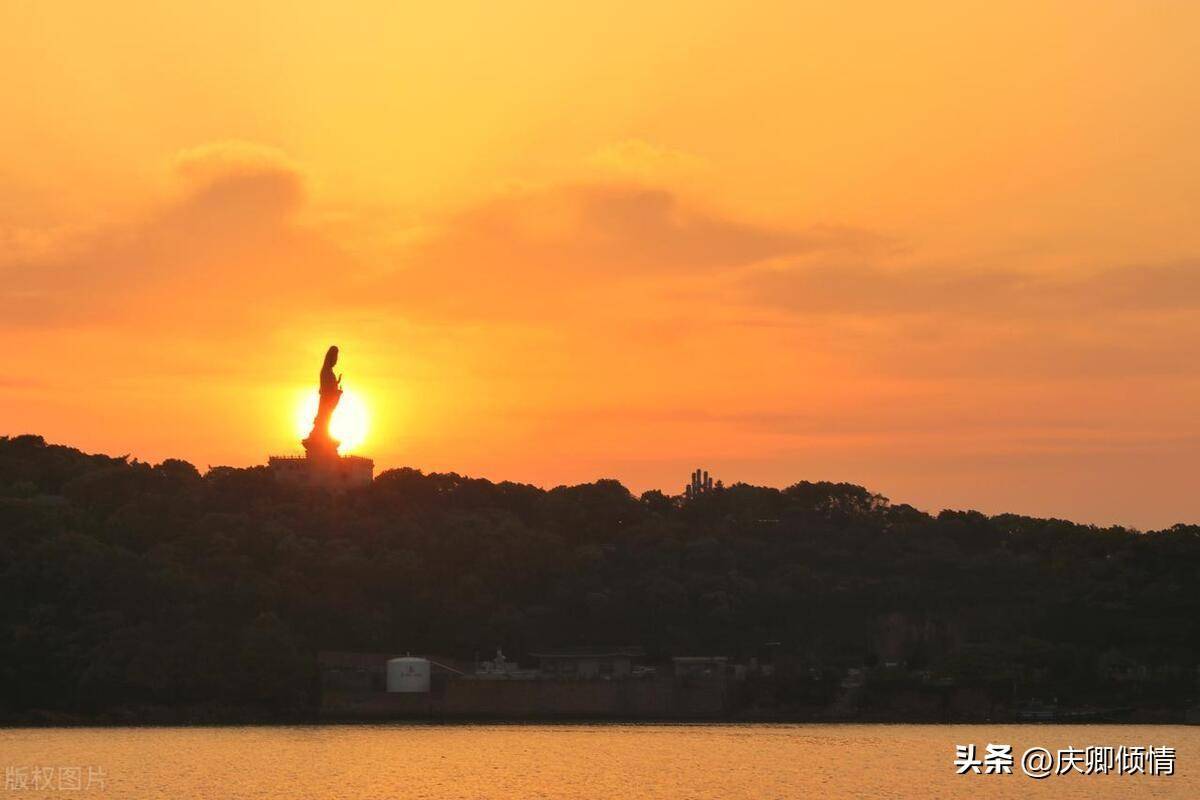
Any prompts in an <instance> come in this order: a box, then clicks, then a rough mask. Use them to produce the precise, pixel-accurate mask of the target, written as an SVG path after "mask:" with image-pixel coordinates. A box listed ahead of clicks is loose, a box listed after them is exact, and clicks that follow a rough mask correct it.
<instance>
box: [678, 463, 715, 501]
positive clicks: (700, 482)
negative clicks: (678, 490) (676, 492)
mask: <svg viewBox="0 0 1200 800" xmlns="http://www.w3.org/2000/svg"><path fill="white" fill-rule="evenodd" d="M713 488H714V487H713V479H712V478H711V477H710V476H709V474H708V470H706V469H705V470H701V469H697V470H696V471H695V472H693V473H692V475H691V480H690V482H689V483H688V484H687V485H686V486H684V487H683V496H684V497H686V498H687V499H688V500H691V499H693V498H696V497H699V496H700V495H702V494H707V493H708V492H711V491H712V490H713ZM715 488H717V489H720V488H722V487H721V482H720V481H717V484H716V487H715Z"/></svg>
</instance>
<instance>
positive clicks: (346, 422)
mask: <svg viewBox="0 0 1200 800" xmlns="http://www.w3.org/2000/svg"><path fill="white" fill-rule="evenodd" d="M319 401H320V396H319V395H318V394H317V392H316V391H312V392H307V393H306V394H304V395H303V397H302V398H301V400H300V402H299V403H297V405H296V433H297V434H298V435H299V436H300V438H302V439H303V438H304V437H305V436H308V434H309V433H310V432H311V431H312V424H313V417H315V416H316V415H317V404H318V402H319ZM369 428H370V413H369V412H368V410H367V404H366V403H365V402H363V399H362V397H361V396H360V395H359V394H357V393H356V392H354V391H353V390H351V389H343V390H342V399H341V400H340V401H339V402H338V406H337V408H336V409H334V412H333V419H331V420H330V421H329V433H330V435H331V436H333V438H334V439H337V440H338V441H339V442H341V447H340V448H339V450H340V452H341V453H342V454H345V453H349V452H351V451H353V450H356V449H357V448H358V447H359V446H360V445H362V443H363V441H364V440H366V438H367V430H368V429H369Z"/></svg>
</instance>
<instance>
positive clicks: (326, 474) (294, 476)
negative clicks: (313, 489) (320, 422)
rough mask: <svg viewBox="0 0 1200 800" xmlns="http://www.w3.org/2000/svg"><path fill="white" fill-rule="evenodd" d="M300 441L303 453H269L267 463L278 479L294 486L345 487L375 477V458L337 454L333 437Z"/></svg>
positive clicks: (364, 483) (366, 484) (366, 482)
mask: <svg viewBox="0 0 1200 800" xmlns="http://www.w3.org/2000/svg"><path fill="white" fill-rule="evenodd" d="M313 438H314V437H309V438H308V439H305V440H304V441H303V445H304V450H305V453H306V454H305V455H303V456H271V457H270V458H268V459H267V466H268V467H269V468H270V470H271V474H272V475H274V476H275V479H276V480H278V481H280V482H281V483H288V484H291V485H294V486H319V487H323V488H326V489H349V488H351V487H354V486H370V485H371V481H372V480H373V479H374V477H375V462H374V461H372V460H371V459H369V458H364V457H363V456H341V455H338V451H337V446H338V442H337V441H336V440H334V439H327V440H321V439H317V440H316V441H313Z"/></svg>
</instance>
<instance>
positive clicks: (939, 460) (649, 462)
mask: <svg viewBox="0 0 1200 800" xmlns="http://www.w3.org/2000/svg"><path fill="white" fill-rule="evenodd" d="M372 5H373V6H374V7H372ZM352 8H353V9H355V10H354V12H353V13H352V12H351V11H350V9H352ZM1197 30H1200V4H1196V3H1192V2H1182V1H1181V2H1169V1H1167V0H1163V1H1162V2H1103V1H1101V2H1097V1H1096V0H1089V1H1088V2H1054V3H1047V2H1010V3H994V2H988V3H984V2H978V3H977V2H963V1H962V0H959V1H958V2H906V3H883V2H879V3H863V2H853V1H849V2H841V3H815V2H813V3H808V2H796V0H790V1H789V2H779V3H773V2H767V3H756V4H752V5H751V6H747V5H746V4H745V3H739V2H716V3H711V2H710V3H697V2H688V3H682V2H675V3H660V2H653V0H650V1H647V0H639V2H636V3H623V2H606V3H596V4H590V7H581V4H575V3H556V2H549V1H548V0H543V1H541V2H520V1H518V2H509V3H461V2H445V3H437V4H421V5H419V6H418V5H416V4H402V3H394V2H378V3H374V4H371V3H359V4H345V3H315V2H313V3H305V2H299V1H298V0H289V2H259V3H254V2H246V0H238V1H237V2H225V1H224V0H220V1H216V0H207V1H206V2H194V3H161V2H157V1H156V0H155V1H147V2H113V3H103V4H101V3H83V2H80V3H70V2H68V3H41V2H36V1H35V0H16V2H8V3H4V4H3V5H0V74H3V75H5V76H6V78H5V80H3V81H0V118H2V119H3V124H0V275H2V277H3V282H2V284H0V328H2V329H3V336H4V339H5V343H6V346H5V351H6V355H7V358H6V362H7V368H6V369H5V371H4V373H3V374H2V375H0V434H4V433H10V434H16V433H23V432H36V433H41V434H43V435H44V436H46V437H47V438H48V439H50V440H53V441H59V442H64V443H69V444H73V445H76V446H79V447H82V448H84V449H87V450H93V451H103V452H109V453H125V452H128V453H131V454H133V455H135V456H137V457H139V458H142V459H145V460H150V461H156V460H160V459H162V458H165V457H172V456H174V457H183V458H187V459H188V460H191V461H193V462H194V463H196V464H197V465H198V466H200V467H201V468H203V467H205V466H206V465H216V464H238V465H247V464H253V463H261V462H263V461H264V460H265V457H266V455H267V454H268V453H279V452H289V451H295V450H298V443H297V442H296V434H295V430H294V428H295V426H294V417H295V405H296V403H297V402H298V400H297V397H298V393H301V392H302V391H303V390H304V389H305V388H306V387H308V386H310V385H312V384H314V383H315V379H316V372H317V369H318V367H319V365H320V360H321V357H322V355H323V353H324V350H325V348H326V347H327V346H328V345H329V344H332V343H337V344H338V345H340V346H341V348H342V353H343V358H342V363H341V364H340V367H341V369H342V370H343V371H344V373H345V376H346V377H345V381H346V384H347V386H348V387H351V388H353V389H355V390H356V391H357V392H358V393H359V394H361V395H362V396H363V398H364V400H365V401H366V402H367V403H368V405H369V406H370V409H371V415H372V430H371V433H370V435H369V437H368V439H367V442H366V443H365V444H364V445H363V447H362V448H360V452H363V453H366V454H369V455H372V456H373V457H374V458H375V459H376V462H377V464H378V465H379V466H380V467H390V466H399V465H411V466H415V467H419V468H421V469H425V470H455V471H458V472H463V473H468V474H473V475H482V476H485V477H490V478H494V479H513V480H523V481H531V482H535V483H539V484H543V485H555V484H558V483H569V482H579V481H586V480H592V479H595V478H597V477H616V478H619V479H621V480H622V481H624V482H625V483H626V484H627V485H629V486H630V487H631V488H633V489H635V490H642V489H646V488H653V487H658V488H664V489H666V490H668V491H671V492H677V491H679V490H680V488H681V487H682V485H683V483H684V482H685V480H686V478H687V475H688V473H689V471H690V470H691V469H692V468H693V467H695V466H702V467H706V468H708V469H710V470H711V471H712V472H713V474H714V475H715V476H716V477H719V478H723V479H725V480H726V481H727V482H731V481H736V480H744V481H749V482H754V483H764V484H773V485H786V484H788V483H792V482H794V481H796V480H800V479H810V480H819V479H831V480H848V481H853V482H856V483H862V484H865V485H867V486H869V487H870V488H872V489H874V490H876V491H880V492H882V493H884V494H886V495H888V496H889V497H891V498H893V500H896V501H902V502H910V503H912V504H914V505H917V506H919V507H921V508H925V509H928V510H937V509H939V508H943V507H973V508H979V509H981V510H984V511H988V512H999V511H1015V512H1022V513H1031V514H1038V515H1052V516H1062V517H1069V518H1073V519H1078V520H1082V521H1095V522H1120V523H1125V524H1130V525H1137V526H1141V527H1154V526H1162V525H1168V524H1171V523H1173V522H1176V521H1200V491H1196V485H1197V483H1196V482H1197V478H1196V469H1195V464H1196V462H1197V458H1198V456H1200V440H1198V436H1200V424H1198V419H1197V412H1196V408H1197V400H1198V399H1200V396H1198V391H1197V389H1198V385H1200V373H1198V368H1197V364H1198V363H1200V362H1198V359H1197V356H1198V355H1200V352H1198V351H1200V345H1198V343H1200V314H1198V311H1200V225H1198V224H1197V209H1198V208H1200V147H1197V142H1200V99H1198V97H1200V95H1197V92H1196V89H1195V87H1196V85H1197V81H1198V80H1200V48H1197V47H1196V46H1195V35H1196V31H1197Z"/></svg>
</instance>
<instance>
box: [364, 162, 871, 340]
mask: <svg viewBox="0 0 1200 800" xmlns="http://www.w3.org/2000/svg"><path fill="white" fill-rule="evenodd" d="M883 242H884V240H883V239H882V238H881V237H879V236H876V235H874V234H870V233H867V232H864V231H860V230H855V229H851V228H839V227H833V226H814V227H807V228H797V229H787V228H777V227H770V226H765V225H758V224H755V223H752V222H745V221H741V220H737V219H734V218H732V217H730V216H727V215H723V214H719V213H716V212H712V211H707V210H704V209H702V208H699V207H697V206H695V205H693V204H691V203H688V202H686V201H685V200H683V199H682V198H681V197H679V196H678V195H677V194H676V193H674V192H672V191H670V190H668V189H664V188H660V187H652V186H645V185H641V184H636V183H577V184H570V185H560V186H553V187H548V188H540V189H534V190H524V191H516V192H511V193H508V194H505V195H503V196H500V197H496V198H494V199H492V200H491V201H489V202H486V203H483V204H481V205H479V206H476V207H474V208H471V209H468V210H465V211H463V212H461V213H458V214H455V215H453V216H451V217H450V218H448V219H445V220H443V221H442V223H441V224H439V225H437V226H435V227H434V228H433V229H432V230H431V232H430V234H429V235H428V236H427V237H426V238H425V239H424V240H423V241H421V242H419V243H417V244H415V245H414V246H413V247H411V248H410V249H409V250H407V251H406V252H405V253H404V254H403V256H402V257H401V259H400V263H399V265H398V268H397V269H396V270H395V271H393V272H392V273H391V274H390V275H388V276H386V278H385V279H384V280H383V281H382V282H381V285H380V286H378V287H376V289H375V290H374V291H372V292H370V294H372V295H373V296H375V297H377V298H380V299H381V300H386V301H395V302H399V303H400V304H401V305H402V306H403V307H404V308H405V309H408V310H410V311H412V312H413V313H417V314H424V313H431V312H432V313H438V314H450V315H463V316H478V315H484V316H495V315H496V314H507V313H511V312H513V311H528V310H530V309H531V308H543V309H544V308H545V307H546V303H547V302H548V301H549V302H557V303H569V302H570V298H571V297H572V296H575V295H579V294H580V293H581V292H582V293H587V292H591V291H594V290H595V289H596V288H597V287H598V286H601V285H603V286H607V287H609V288H611V287H614V286H622V287H623V284H624V283H625V282H627V281H629V280H631V279H637V278H646V277H659V278H679V279H686V278H688V277H693V276H700V275H709V274H715V273H719V272H721V271H722V270H727V269H731V268H736V267H739V266H743V265H747V264H753V263H756V262H759V261H762V260H764V259H772V258H779V257H782V256H799V255H803V254H813V253H819V252H822V251H827V250H835V251H851V252H857V251H860V250H872V249H875V248H878V247H879V246H880V245H881V244H882V243H883ZM498 298H503V301H504V302H503V303H501V302H499V301H498Z"/></svg>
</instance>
